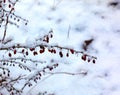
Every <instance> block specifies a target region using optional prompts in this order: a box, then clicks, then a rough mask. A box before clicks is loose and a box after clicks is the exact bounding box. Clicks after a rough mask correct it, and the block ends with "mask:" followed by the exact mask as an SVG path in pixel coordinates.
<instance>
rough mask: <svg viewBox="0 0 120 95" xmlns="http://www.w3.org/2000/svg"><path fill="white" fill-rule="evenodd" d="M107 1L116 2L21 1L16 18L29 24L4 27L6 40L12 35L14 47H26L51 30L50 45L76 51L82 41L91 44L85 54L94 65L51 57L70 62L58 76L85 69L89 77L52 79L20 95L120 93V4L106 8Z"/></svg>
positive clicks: (81, 44) (107, 94)
mask: <svg viewBox="0 0 120 95" xmlns="http://www.w3.org/2000/svg"><path fill="white" fill-rule="evenodd" d="M111 1H119V0H20V2H19V3H18V4H17V5H16V8H15V9H16V14H17V15H19V16H21V17H23V18H26V19H27V20H28V21H29V23H28V25H27V26H25V25H23V23H21V24H20V28H16V27H15V26H11V27H8V28H9V29H8V32H7V37H9V36H13V37H14V41H15V42H16V43H17V42H21V43H26V44H29V42H30V41H32V40H34V38H36V37H39V36H40V35H43V34H44V33H48V31H49V30H51V29H52V30H53V34H54V38H53V39H51V42H50V43H51V44H56V43H57V44H58V45H61V46H65V47H72V48H74V49H76V50H80V51H83V48H82V46H83V44H84V41H85V40H90V39H94V40H93V42H92V43H91V44H90V46H89V48H88V49H87V51H86V52H87V53H88V54H90V55H93V56H96V57H97V61H96V64H92V63H87V62H83V61H81V60H79V59H78V58H71V59H70V58H63V59H61V58H59V57H56V56H55V58H56V59H58V60H59V59H60V60H63V62H68V63H70V64H64V63H63V64H62V63H61V65H60V67H59V68H58V69H57V71H58V72H71V73H79V72H80V71H81V70H85V71H88V74H87V75H86V76H83V75H67V74H55V75H53V76H51V77H49V78H47V79H46V80H44V81H40V82H38V83H37V84H36V85H35V86H34V87H32V88H30V89H26V92H25V93H24V95H37V94H38V93H39V92H44V91H47V92H48V93H54V94H55V95H119V94H120V74H119V73H120V69H119V68H120V62H119V61H120V44H119V43H120V21H119V20H120V3H119V4H118V5H117V6H110V4H109V3H110V2H111ZM119 2H120V1H119ZM11 30H12V31H11ZM13 34H14V35H13ZM47 56H48V55H47ZM49 57H50V58H51V56H49ZM73 57H75V56H73ZM50 95H51V94H50Z"/></svg>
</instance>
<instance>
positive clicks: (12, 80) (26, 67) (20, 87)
mask: <svg viewBox="0 0 120 95" xmlns="http://www.w3.org/2000/svg"><path fill="white" fill-rule="evenodd" d="M17 2H18V0H0V32H1V31H2V32H3V35H0V36H1V40H0V56H1V57H0V94H1V95H4V94H5V95H6V94H8V95H21V94H22V93H23V92H24V89H25V88H29V87H31V86H33V85H34V84H35V83H37V82H38V81H40V80H42V79H44V78H45V76H47V75H49V74H54V73H52V72H53V71H54V69H55V68H58V67H59V61H57V60H55V59H54V58H52V57H51V60H50V61H49V60H48V59H47V58H46V59H44V57H42V56H45V55H44V54H45V53H47V54H50V55H51V54H52V55H58V56H59V57H60V58H64V57H68V58H69V56H70V55H81V60H83V61H86V62H91V63H94V64H95V61H96V59H97V58H96V57H94V56H90V55H88V54H86V53H84V52H82V51H77V50H75V49H73V48H69V47H63V46H59V45H54V44H50V43H49V42H50V39H52V38H53V37H54V34H53V30H50V31H49V32H48V33H46V34H45V35H44V36H43V37H40V38H37V39H35V40H34V41H33V42H29V44H21V43H13V40H12V38H6V35H7V27H8V24H13V25H15V26H17V27H18V28H19V22H20V21H21V20H22V21H24V22H25V23H24V24H25V25H27V23H28V21H27V20H26V19H24V18H22V17H21V16H17V15H16V14H14V10H15V9H14V6H15V5H16V3H17ZM36 57H37V58H36ZM76 57H77V56H76ZM63 63H64V62H63ZM59 73H60V72H59ZM63 73H66V74H72V73H69V72H63ZM81 74H84V75H86V72H82V73H81ZM72 75H74V74H72Z"/></svg>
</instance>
